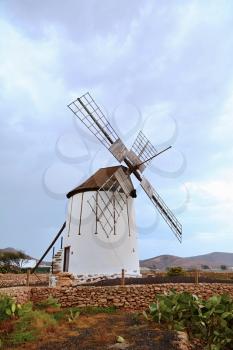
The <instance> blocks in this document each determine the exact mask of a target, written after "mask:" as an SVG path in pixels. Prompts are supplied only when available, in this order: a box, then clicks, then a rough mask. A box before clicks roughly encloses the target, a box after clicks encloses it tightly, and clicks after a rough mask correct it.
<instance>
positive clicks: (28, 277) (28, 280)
mask: <svg viewBox="0 0 233 350" xmlns="http://www.w3.org/2000/svg"><path fill="white" fill-rule="evenodd" d="M30 272H31V271H30V269H27V284H26V285H27V287H29V282H30Z"/></svg>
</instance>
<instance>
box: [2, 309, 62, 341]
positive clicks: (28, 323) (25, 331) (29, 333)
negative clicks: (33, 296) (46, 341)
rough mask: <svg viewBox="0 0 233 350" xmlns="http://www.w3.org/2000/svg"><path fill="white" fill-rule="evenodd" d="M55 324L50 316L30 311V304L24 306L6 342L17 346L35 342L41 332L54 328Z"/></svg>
mask: <svg viewBox="0 0 233 350" xmlns="http://www.w3.org/2000/svg"><path fill="white" fill-rule="evenodd" d="M56 324H57V322H56V320H55V319H54V317H53V316H51V315H50V314H48V313H46V312H45V311H42V310H32V304H31V303H28V304H25V306H23V307H22V310H21V312H20V317H19V319H18V320H17V322H16V324H15V329H14V331H13V332H12V333H11V334H10V336H9V338H8V342H10V344H14V345H19V344H21V343H24V342H27V341H33V340H36V339H37V338H38V336H39V335H40V331H41V330H43V329H46V328H49V327H55V326H56Z"/></svg>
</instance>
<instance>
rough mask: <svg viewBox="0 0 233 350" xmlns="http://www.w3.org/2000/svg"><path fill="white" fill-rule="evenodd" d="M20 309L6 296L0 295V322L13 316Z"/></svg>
mask: <svg viewBox="0 0 233 350" xmlns="http://www.w3.org/2000/svg"><path fill="white" fill-rule="evenodd" d="M20 308H21V306H20V305H19V304H16V302H15V301H14V300H13V299H12V298H11V297H9V296H8V295H0V321H3V320H6V319H8V318H10V317H12V316H15V314H17V313H18V310H19V309H20Z"/></svg>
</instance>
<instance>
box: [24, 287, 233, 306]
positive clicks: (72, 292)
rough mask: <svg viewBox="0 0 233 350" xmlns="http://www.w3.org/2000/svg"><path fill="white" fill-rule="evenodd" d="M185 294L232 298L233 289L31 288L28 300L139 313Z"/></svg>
mask: <svg viewBox="0 0 233 350" xmlns="http://www.w3.org/2000/svg"><path fill="white" fill-rule="evenodd" d="M172 289H173V290H176V291H178V292H182V291H187V292H190V293H193V294H196V295H198V296H200V297H203V298H208V297H210V296H212V295H214V294H224V293H228V294H230V295H231V296H232V298H233V285H230V284H204V283H203V284H198V285H196V284H179V285H178V284H171V283H169V284H160V285H158V284H156V285H135V286H111V287H80V286H79V287H72V286H64V287H60V288H32V290H31V299H32V300H33V301H40V300H43V299H46V298H47V297H48V296H49V295H52V296H53V297H55V298H58V300H59V302H60V303H61V305H62V306H63V307H69V306H79V307H84V306H112V305H114V306H116V307H118V308H125V309H133V310H139V309H144V308H146V307H148V306H149V304H150V303H151V302H153V300H154V298H155V295H156V294H159V293H164V292H168V291H170V290H172Z"/></svg>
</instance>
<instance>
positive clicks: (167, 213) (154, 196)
mask: <svg viewBox="0 0 233 350" xmlns="http://www.w3.org/2000/svg"><path fill="white" fill-rule="evenodd" d="M140 185H141V186H142V188H143V190H144V191H145V192H146V194H147V195H148V197H149V198H150V200H151V201H152V203H153V204H154V206H155V207H156V208H157V209H158V211H159V213H160V214H161V215H162V217H163V218H164V220H165V221H166V222H167V224H168V225H169V226H170V228H171V229H172V231H173V232H174V234H175V235H176V237H177V238H178V240H179V241H180V242H181V240H182V225H181V224H180V222H179V221H178V220H177V218H176V217H175V215H174V214H173V213H172V211H171V210H170V209H169V208H168V207H167V205H166V204H165V202H164V201H163V199H162V198H161V197H160V195H159V194H158V193H157V192H156V191H155V189H154V188H153V186H152V185H151V184H150V182H149V181H148V180H147V179H146V178H145V177H143V178H142V181H141V183H140Z"/></svg>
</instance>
